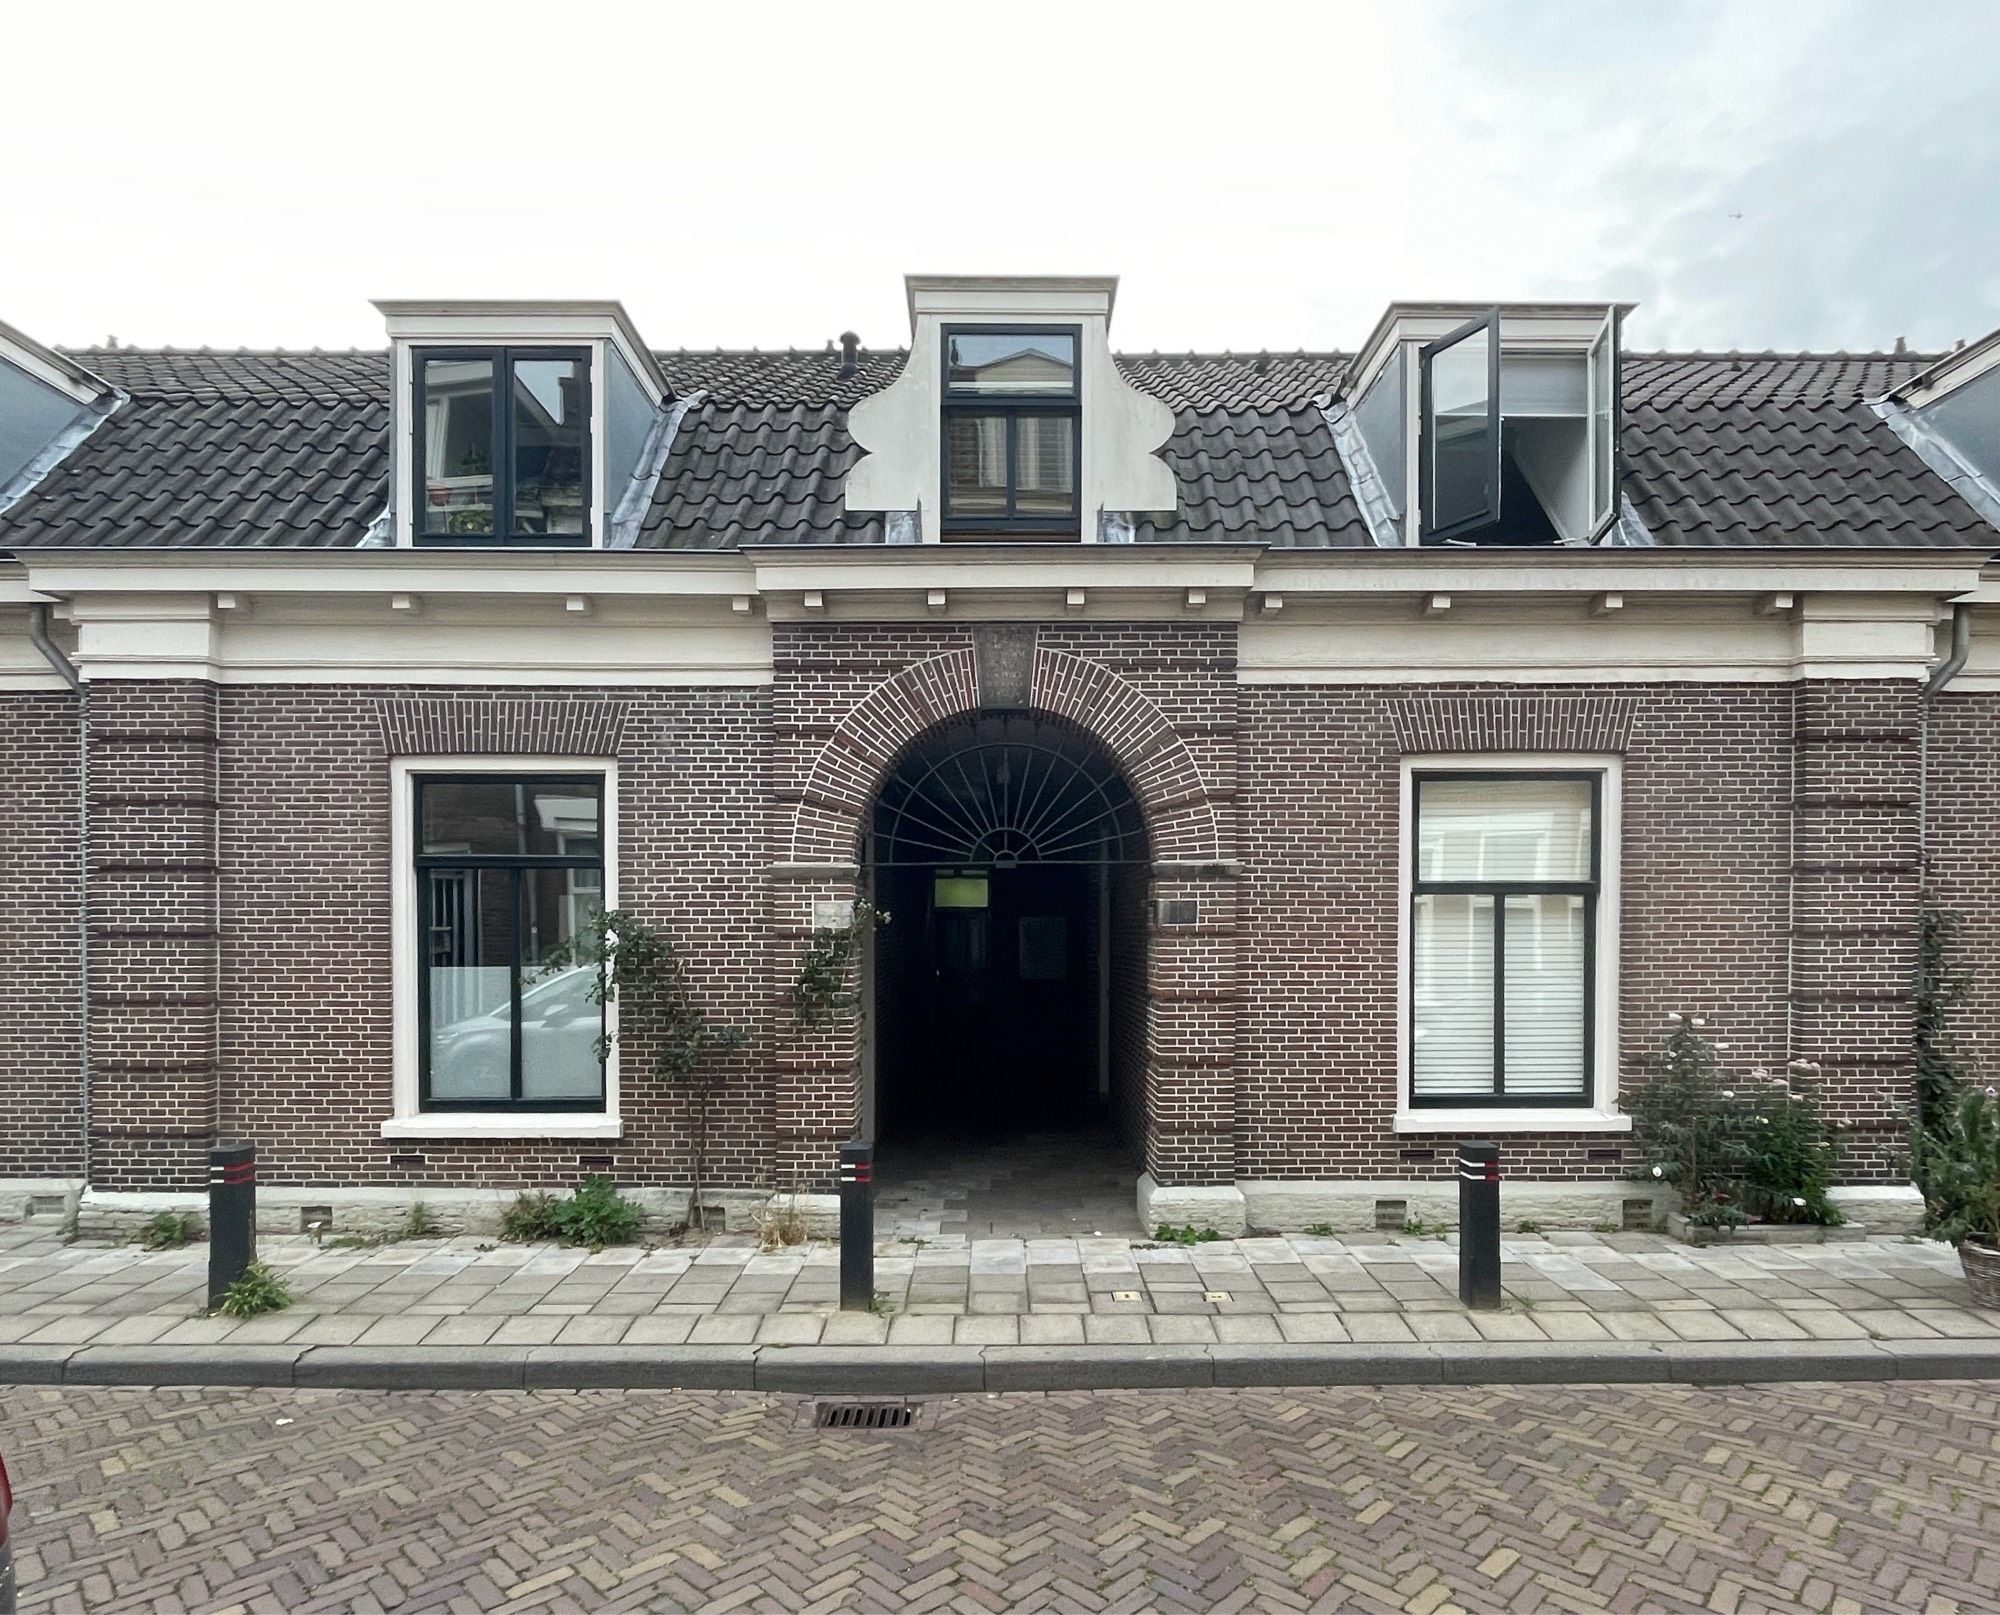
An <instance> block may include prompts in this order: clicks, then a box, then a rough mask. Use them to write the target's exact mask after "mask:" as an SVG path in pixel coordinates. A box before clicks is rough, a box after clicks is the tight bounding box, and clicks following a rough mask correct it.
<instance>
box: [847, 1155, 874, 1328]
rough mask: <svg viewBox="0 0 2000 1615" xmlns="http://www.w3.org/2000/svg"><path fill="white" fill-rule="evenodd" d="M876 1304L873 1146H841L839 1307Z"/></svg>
mask: <svg viewBox="0 0 2000 1615" xmlns="http://www.w3.org/2000/svg"><path fill="white" fill-rule="evenodd" d="M874 1305H875V1146H874V1145H873V1144H868V1143H864V1142H863V1141H862V1140H861V1139H858V1138H857V1139H853V1140H851V1141H850V1142H848V1143H846V1144H843V1145H841V1146H840V1310H841V1311H843V1312H867V1311H869V1310H871V1309H872V1308H873V1307H874Z"/></svg>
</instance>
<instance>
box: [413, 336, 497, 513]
mask: <svg viewBox="0 0 2000 1615" xmlns="http://www.w3.org/2000/svg"><path fill="white" fill-rule="evenodd" d="M422 363H423V382H424V386H423V398H424V498H423V508H422V510H421V511H420V513H419V514H420V516H421V518H422V520H421V530H422V531H423V532H426V533H490V532H492V531H493V361H492V360H491V359H425V360H424V361H422Z"/></svg>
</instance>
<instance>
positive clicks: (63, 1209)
mask: <svg viewBox="0 0 2000 1615" xmlns="http://www.w3.org/2000/svg"><path fill="white" fill-rule="evenodd" d="M82 1194H83V1183H82V1181H81V1180H80V1179H76V1178H0V1222H26V1221H27V1220H28V1219H29V1218H30V1217H36V1218H50V1219H52V1220H55V1221H58V1222H66V1221H68V1220H69V1218H70V1216H71V1215H72V1214H73V1213H74V1212H75V1211H76V1203H77V1200H78V1199H79V1198H80V1197H81V1196H82Z"/></svg>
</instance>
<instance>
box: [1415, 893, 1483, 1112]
mask: <svg viewBox="0 0 2000 1615" xmlns="http://www.w3.org/2000/svg"><path fill="white" fill-rule="evenodd" d="M1414 921H1415V923H1414V924H1413V925H1412V926H1411V928H1410V929H1411V937H1412V941H1413V944H1414V945H1413V949H1412V953H1413V958H1414V962H1415V966H1416V969H1415V980H1414V982H1413V984H1412V991H1413V996H1414V1001H1415V1007H1416V1016H1415V1023H1414V1025H1413V1027H1412V1036H1413V1038H1414V1040H1415V1041H1414V1044H1413V1053H1412V1058H1411V1067H1410V1069H1411V1082H1412V1085H1413V1091H1414V1092H1415V1093H1417V1094H1418V1095H1419V1096H1420V1097H1423V1098H1432V1099H1443V1098H1448V1097H1453V1096H1459V1097H1463V1096H1466V1095H1481V1094H1490V1093H1492V1092H1493V899H1492V898H1490V897H1479V896H1472V895H1461V894H1458V893H1437V894H1435V895H1430V896H1423V897H1419V898H1418V899H1417V900H1416V907H1415V915H1414Z"/></svg>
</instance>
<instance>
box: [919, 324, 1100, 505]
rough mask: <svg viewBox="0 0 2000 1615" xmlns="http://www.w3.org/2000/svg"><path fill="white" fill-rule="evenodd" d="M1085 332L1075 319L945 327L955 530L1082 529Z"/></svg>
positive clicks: (947, 498) (947, 499) (947, 492)
mask: <svg viewBox="0 0 2000 1615" xmlns="http://www.w3.org/2000/svg"><path fill="white" fill-rule="evenodd" d="M1078 334H1079V333H1078V329H1077V327H1075V326H1051V327H1044V328H1035V329H1026V328H996V327H992V326H950V327H947V328H946V330H945V332H944V344H943V346H944V386H943V394H942V398H943V409H942V414H943V432H944V451H943V461H944V526H945V531H946V532H947V533H948V534H960V533H963V534H981V535H983V534H987V533H1004V534H1007V535H1009V536H1012V537H1021V538H1041V537H1048V538H1074V537H1076V536H1077V528H1078V505H1077V467H1078V463H1079V460H1080V453H1079V450H1080V447H1081V443H1080V440H1081V436H1082V429H1081V421H1082V398H1081V394H1080V392H1079V389H1078V385H1077V339H1078Z"/></svg>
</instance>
